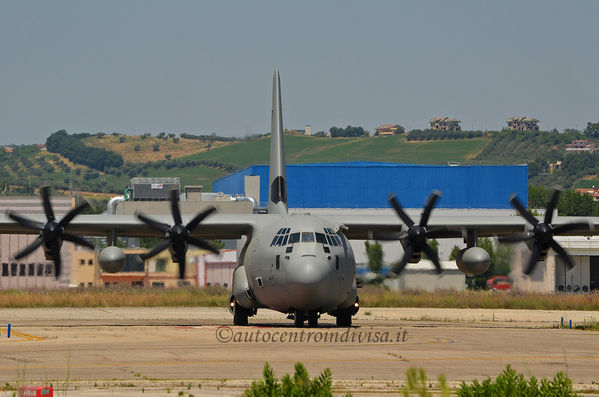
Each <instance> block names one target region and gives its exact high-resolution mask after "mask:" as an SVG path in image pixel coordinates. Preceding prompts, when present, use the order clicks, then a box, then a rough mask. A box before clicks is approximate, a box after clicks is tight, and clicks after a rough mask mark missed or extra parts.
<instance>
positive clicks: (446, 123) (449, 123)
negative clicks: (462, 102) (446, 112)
mask: <svg viewBox="0 0 599 397" xmlns="http://www.w3.org/2000/svg"><path fill="white" fill-rule="evenodd" d="M429 122H430V123H431V130H435V131H461V130H462V128H461V127H460V123H461V121H460V120H457V119H452V118H449V117H435V118H433V119H431V120H430V121H429Z"/></svg>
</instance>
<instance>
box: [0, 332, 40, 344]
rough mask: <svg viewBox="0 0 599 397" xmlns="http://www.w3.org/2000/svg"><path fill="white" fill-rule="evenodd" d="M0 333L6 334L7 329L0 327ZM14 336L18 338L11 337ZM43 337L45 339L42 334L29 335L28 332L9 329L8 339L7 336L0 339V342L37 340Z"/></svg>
mask: <svg viewBox="0 0 599 397" xmlns="http://www.w3.org/2000/svg"><path fill="white" fill-rule="evenodd" d="M0 334H4V335H7V334H8V331H7V330H4V329H0ZM14 337H17V338H20V339H13V338H14ZM44 339H46V338H44V337H42V336H35V335H29V334H26V333H23V332H19V331H15V330H11V331H10V339H9V338H3V339H0V343H3V342H4V343H7V342H26V341H38V340H44Z"/></svg>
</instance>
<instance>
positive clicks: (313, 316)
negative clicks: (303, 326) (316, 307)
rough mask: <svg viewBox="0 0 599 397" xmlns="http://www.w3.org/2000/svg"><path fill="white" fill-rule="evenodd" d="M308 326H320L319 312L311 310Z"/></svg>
mask: <svg viewBox="0 0 599 397" xmlns="http://www.w3.org/2000/svg"><path fill="white" fill-rule="evenodd" d="M308 327H310V328H316V327H318V313H316V312H311V313H310V314H308Z"/></svg>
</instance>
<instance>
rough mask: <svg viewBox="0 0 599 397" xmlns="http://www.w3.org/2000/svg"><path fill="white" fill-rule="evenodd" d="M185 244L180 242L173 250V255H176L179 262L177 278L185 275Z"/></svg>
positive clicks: (181, 278)
mask: <svg viewBox="0 0 599 397" xmlns="http://www.w3.org/2000/svg"><path fill="white" fill-rule="evenodd" d="M186 251H187V250H186V249H185V245H183V244H181V245H180V246H178V247H177V248H176V250H175V256H176V257H177V261H178V263H179V279H180V280H183V278H184V277H185V253H186Z"/></svg>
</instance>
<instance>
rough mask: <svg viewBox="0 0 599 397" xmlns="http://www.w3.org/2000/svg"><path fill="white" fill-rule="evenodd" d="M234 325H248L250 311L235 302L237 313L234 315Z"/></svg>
mask: <svg viewBox="0 0 599 397" xmlns="http://www.w3.org/2000/svg"><path fill="white" fill-rule="evenodd" d="M233 325H242V326H245V325H248V309H246V308H245V307H243V306H240V305H239V304H238V303H237V302H235V312H234V313H233Z"/></svg>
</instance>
